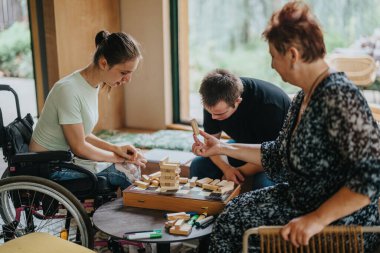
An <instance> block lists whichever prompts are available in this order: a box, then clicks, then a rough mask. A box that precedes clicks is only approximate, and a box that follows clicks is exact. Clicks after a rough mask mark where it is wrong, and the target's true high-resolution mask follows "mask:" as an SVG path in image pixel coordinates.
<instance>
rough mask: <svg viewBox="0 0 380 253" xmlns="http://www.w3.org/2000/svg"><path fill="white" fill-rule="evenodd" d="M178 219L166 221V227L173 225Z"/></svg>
mask: <svg viewBox="0 0 380 253" xmlns="http://www.w3.org/2000/svg"><path fill="white" fill-rule="evenodd" d="M176 221H177V220H169V221H167V222H165V227H166V228H170V227H173V226H174V224H175V222H176Z"/></svg>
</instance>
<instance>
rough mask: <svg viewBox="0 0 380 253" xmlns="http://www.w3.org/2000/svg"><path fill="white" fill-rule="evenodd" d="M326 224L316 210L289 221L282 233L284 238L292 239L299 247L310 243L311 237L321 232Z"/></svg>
mask: <svg viewBox="0 0 380 253" xmlns="http://www.w3.org/2000/svg"><path fill="white" fill-rule="evenodd" d="M325 226H326V225H324V223H323V221H322V220H321V218H320V217H319V216H318V215H317V214H316V213H315V212H311V213H308V214H306V215H304V216H301V217H297V218H294V219H292V220H291V221H289V223H288V224H286V225H285V226H284V227H283V228H282V229H281V232H280V233H281V236H282V238H284V240H287V241H289V240H290V241H291V243H292V244H293V245H294V246H296V247H299V246H302V245H308V244H309V240H310V238H311V237H312V236H313V235H315V234H317V233H319V232H321V231H322V229H323V228H324V227H325Z"/></svg>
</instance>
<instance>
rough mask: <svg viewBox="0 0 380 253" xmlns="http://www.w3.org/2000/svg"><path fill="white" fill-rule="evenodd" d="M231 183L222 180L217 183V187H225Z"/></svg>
mask: <svg viewBox="0 0 380 253" xmlns="http://www.w3.org/2000/svg"><path fill="white" fill-rule="evenodd" d="M228 182H229V181H227V180H222V181H221V182H219V183H217V184H216V185H217V186H225V185H226V184H228Z"/></svg>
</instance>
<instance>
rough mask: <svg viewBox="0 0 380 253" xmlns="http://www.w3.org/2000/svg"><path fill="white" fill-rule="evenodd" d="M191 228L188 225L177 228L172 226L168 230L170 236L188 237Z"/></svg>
mask: <svg viewBox="0 0 380 253" xmlns="http://www.w3.org/2000/svg"><path fill="white" fill-rule="evenodd" d="M191 230H192V226H191V225H189V224H183V225H182V226H180V227H179V228H178V227H176V226H173V227H171V228H170V229H169V233H170V234H174V235H186V236H187V235H189V234H190V233H191Z"/></svg>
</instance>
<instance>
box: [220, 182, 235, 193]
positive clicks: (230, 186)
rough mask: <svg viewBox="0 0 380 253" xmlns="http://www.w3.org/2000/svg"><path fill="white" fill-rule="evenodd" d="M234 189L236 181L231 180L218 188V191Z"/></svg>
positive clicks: (224, 191)
mask: <svg viewBox="0 0 380 253" xmlns="http://www.w3.org/2000/svg"><path fill="white" fill-rule="evenodd" d="M233 189H234V182H232V181H229V183H228V184H226V185H225V186H222V187H220V188H219V189H217V190H216V192H218V193H221V194H224V193H226V192H229V191H232V190H233Z"/></svg>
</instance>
